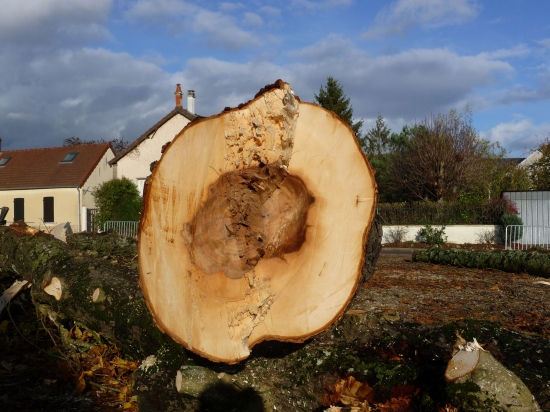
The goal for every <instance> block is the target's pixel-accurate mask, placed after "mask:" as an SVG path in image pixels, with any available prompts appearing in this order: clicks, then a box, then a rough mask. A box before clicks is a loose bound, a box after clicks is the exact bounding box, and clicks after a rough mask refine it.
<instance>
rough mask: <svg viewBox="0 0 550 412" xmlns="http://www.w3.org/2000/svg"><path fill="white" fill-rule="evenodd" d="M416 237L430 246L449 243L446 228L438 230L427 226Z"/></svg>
mask: <svg viewBox="0 0 550 412" xmlns="http://www.w3.org/2000/svg"><path fill="white" fill-rule="evenodd" d="M416 237H417V239H418V240H419V241H420V242H423V243H428V244H429V245H442V244H444V243H445V242H446V241H447V236H445V226H441V228H439V229H436V228H434V227H432V226H431V225H426V226H424V227H423V228H422V229H420V230H419V231H418V235H417V236H416Z"/></svg>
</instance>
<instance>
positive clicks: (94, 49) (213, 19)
mask: <svg viewBox="0 0 550 412" xmlns="http://www.w3.org/2000/svg"><path fill="white" fill-rule="evenodd" d="M0 10H1V11H2V12H1V13H0V137H1V138H2V149H4V150H12V149H26V148H32V147H51V146H59V145H61V144H62V142H63V139H65V138H67V137H71V136H77V137H80V138H82V139H101V138H104V139H107V140H110V139H113V138H124V139H126V140H129V141H133V140H134V139H136V138H137V137H139V136H140V135H141V134H142V133H143V132H144V131H146V130H147V129H148V128H149V127H151V126H152V125H153V124H154V123H156V122H157V121H158V120H159V119H161V118H162V117H163V116H164V115H165V114H167V113H168V112H169V111H170V110H172V109H173V107H174V95H173V93H174V90H175V85H176V83H181V84H182V88H183V89H184V90H187V89H194V90H195V92H196V96H197V98H196V103H195V107H196V112H197V113H198V114H200V115H202V116H209V115H212V114H215V113H219V112H220V111H221V110H222V109H223V108H224V107H226V106H236V105H238V104H239V103H242V102H245V101H247V100H249V99H250V98H252V97H253V96H254V94H255V93H256V92H257V91H258V90H259V89H260V88H261V87H263V86H264V85H266V84H269V83H272V82H273V81H275V80H276V79H278V78H281V79H283V80H285V81H287V82H289V83H290V84H291V85H292V86H293V88H294V90H295V92H296V94H297V95H299V96H300V98H301V99H302V100H305V101H313V96H314V93H318V92H319V88H320V86H321V85H322V84H324V83H325V82H326V78H327V77H328V76H333V77H335V78H336V79H338V80H339V81H340V83H341V84H342V86H343V88H344V91H345V93H346V94H347V96H348V97H350V99H351V103H352V105H353V108H354V115H355V116H356V118H357V119H361V118H362V119H364V121H365V125H364V127H363V131H366V130H367V129H368V128H369V127H371V126H372V125H373V124H374V121H375V119H376V116H377V115H378V113H380V114H381V115H382V116H383V117H384V118H385V120H386V122H387V123H388V125H389V127H390V128H391V129H392V131H395V132H398V131H400V130H401V128H402V126H403V125H404V124H412V123H414V122H415V121H421V120H422V119H424V118H425V117H427V116H430V115H431V114H438V113H444V112H447V111H449V110H450V109H453V108H454V109H457V110H459V111H460V110H462V109H463V108H464V107H465V106H466V105H469V106H470V108H471V109H472V111H473V119H474V125H475V127H476V130H477V131H478V132H479V134H480V136H481V137H483V138H485V139H488V140H490V141H499V142H500V143H501V144H502V145H503V146H504V147H505V148H507V149H508V150H509V151H510V156H525V155H527V154H528V152H529V150H530V149H532V148H534V147H535V146H537V144H538V143H539V142H540V141H542V140H543V139H544V138H546V137H548V136H549V134H550V117H549V113H550V20H549V19H548V17H549V16H550V2H548V1H547V0H498V1H497V0H495V1H481V0H478V1H476V0H396V1H393V2H392V1H382V0H317V1H313V0H287V1H278V0H264V1H259V0H258V1H256V0H249V1H236V2H229V1H210V0H202V1H201V0H197V1H177V0H133V1H129V0H119V1H112V0H26V1H24V2H21V1H18V0H17V1H16V0H0Z"/></svg>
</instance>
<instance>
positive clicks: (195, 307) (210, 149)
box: [138, 81, 377, 363]
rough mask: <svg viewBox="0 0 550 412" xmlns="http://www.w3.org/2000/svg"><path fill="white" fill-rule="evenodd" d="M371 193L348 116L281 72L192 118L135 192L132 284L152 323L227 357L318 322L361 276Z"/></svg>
mask: <svg viewBox="0 0 550 412" xmlns="http://www.w3.org/2000/svg"><path fill="white" fill-rule="evenodd" d="M376 201H377V190H376V184H375V181H374V175H373V172H372V169H371V167H370V166H369V164H368V162H367V160H366V157H365V156H364V154H363V153H362V151H361V149H360V147H359V145H358V143H357V140H356V138H355V136H354V133H353V131H352V130H351V128H350V127H349V126H348V125H347V124H346V123H344V122H343V121H342V120H341V119H340V118H339V117H338V116H336V115H335V114H334V113H332V112H329V111H327V110H325V109H323V108H321V107H320V106H317V105H315V104H311V103H302V102H300V101H299V99H298V98H297V97H295V96H294V93H293V91H292V89H291V87H290V85H288V84H287V83H284V82H282V81H277V82H276V83H275V84H274V85H272V86H270V87H266V88H265V89H264V90H262V91H261V92H260V93H258V95H257V96H256V97H255V98H254V100H252V101H250V102H248V103H247V104H245V105H241V106H239V108H238V109H228V110H226V111H224V112H223V113H221V114H219V115H216V116H213V117H210V118H206V119H201V120H199V121H196V122H193V123H191V124H189V125H188V126H187V127H186V128H185V129H184V130H183V131H182V132H181V133H180V134H179V135H178V136H177V137H176V138H175V139H174V140H173V142H172V143H171V144H170V146H168V147H167V148H166V149H165V151H164V153H163V155H162V158H161V160H160V161H159V162H158V163H157V165H156V166H155V169H154V171H153V174H152V176H151V177H150V178H149V179H148V181H147V183H146V188H145V194H144V208H143V212H142V215H141V221H140V229H139V233H138V240H139V242H138V251H139V269H140V285H141V288H142V290H143V292H144V295H145V298H146V300H147V303H148V306H149V308H150V310H151V312H152V314H153V316H154V318H155V321H156V323H157V325H158V326H159V328H160V329H162V330H163V331H164V332H166V333H167V334H169V335H170V336H171V337H172V338H173V339H174V340H176V341H177V342H179V343H180V344H182V345H184V346H185V347H187V348H189V349H191V350H192V351H194V352H195V353H198V354H200V355H202V356H204V357H206V358H209V359H211V360H214V361H223V362H227V363H235V362H238V361H240V360H242V359H244V358H246V357H248V356H249V353H250V348H251V347H252V346H253V345H254V344H256V343H258V342H260V341H262V340H266V339H278V340H282V341H290V342H302V341H304V340H305V339H307V338H309V337H310V336H312V335H314V334H316V333H318V332H320V331H322V330H324V329H326V328H327V327H328V326H329V325H330V324H331V323H332V322H333V321H334V320H335V319H337V318H338V317H339V316H340V315H341V314H342V313H343V311H344V309H345V307H346V306H347V304H348V303H349V301H350V300H351V298H352V297H353V295H354V293H355V290H356V287H357V285H358V282H359V280H360V278H361V275H362V273H361V272H362V268H363V263H364V252H365V248H366V243H367V237H368V233H369V228H370V225H371V222H372V219H373V216H374V211H375V205H376Z"/></svg>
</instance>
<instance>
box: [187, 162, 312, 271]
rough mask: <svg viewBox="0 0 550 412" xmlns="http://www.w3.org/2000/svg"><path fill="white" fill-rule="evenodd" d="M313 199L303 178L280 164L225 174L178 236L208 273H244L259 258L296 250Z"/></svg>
mask: <svg viewBox="0 0 550 412" xmlns="http://www.w3.org/2000/svg"><path fill="white" fill-rule="evenodd" d="M313 201H314V198H313V196H312V195H311V193H310V192H309V191H308V190H307V188H306V186H305V184H304V182H303V181H302V180H301V179H300V178H299V177H296V176H292V175H289V174H288V172H287V171H286V168H285V167H283V166H280V165H278V164H270V165H263V166H261V167H254V168H249V169H245V170H236V171H233V172H230V173H226V174H224V175H222V176H220V178H219V179H218V180H217V181H216V183H214V184H213V185H212V186H211V187H210V188H209V197H208V199H207V200H206V202H205V203H204V204H203V205H202V207H201V208H200V210H199V211H198V212H197V214H196V215H195V217H194V218H193V220H192V221H191V222H188V223H186V224H185V225H184V228H183V231H182V232H181V233H182V236H183V238H184V243H185V246H186V247H187V250H188V251H189V254H190V256H191V260H192V262H193V263H194V264H195V265H197V266H198V267H200V268H201V269H202V270H204V272H205V273H207V274H213V273H216V272H224V273H225V275H226V276H227V277H229V278H232V279H237V278H240V277H242V276H243V275H244V274H245V273H246V272H248V271H249V270H251V269H253V268H254V267H255V266H256V265H257V264H258V262H259V260H260V259H261V258H266V259H267V258H273V257H282V256H283V255H284V254H286V253H291V252H294V251H297V250H299V249H300V247H301V246H302V244H303V243H304V241H305V238H306V229H307V225H306V220H307V213H308V210H309V207H310V206H311V205H312V204H313Z"/></svg>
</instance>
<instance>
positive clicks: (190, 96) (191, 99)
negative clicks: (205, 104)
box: [187, 90, 195, 114]
mask: <svg viewBox="0 0 550 412" xmlns="http://www.w3.org/2000/svg"><path fill="white" fill-rule="evenodd" d="M187 111H189V112H190V113H191V114H195V91H194V90H187Z"/></svg>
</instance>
